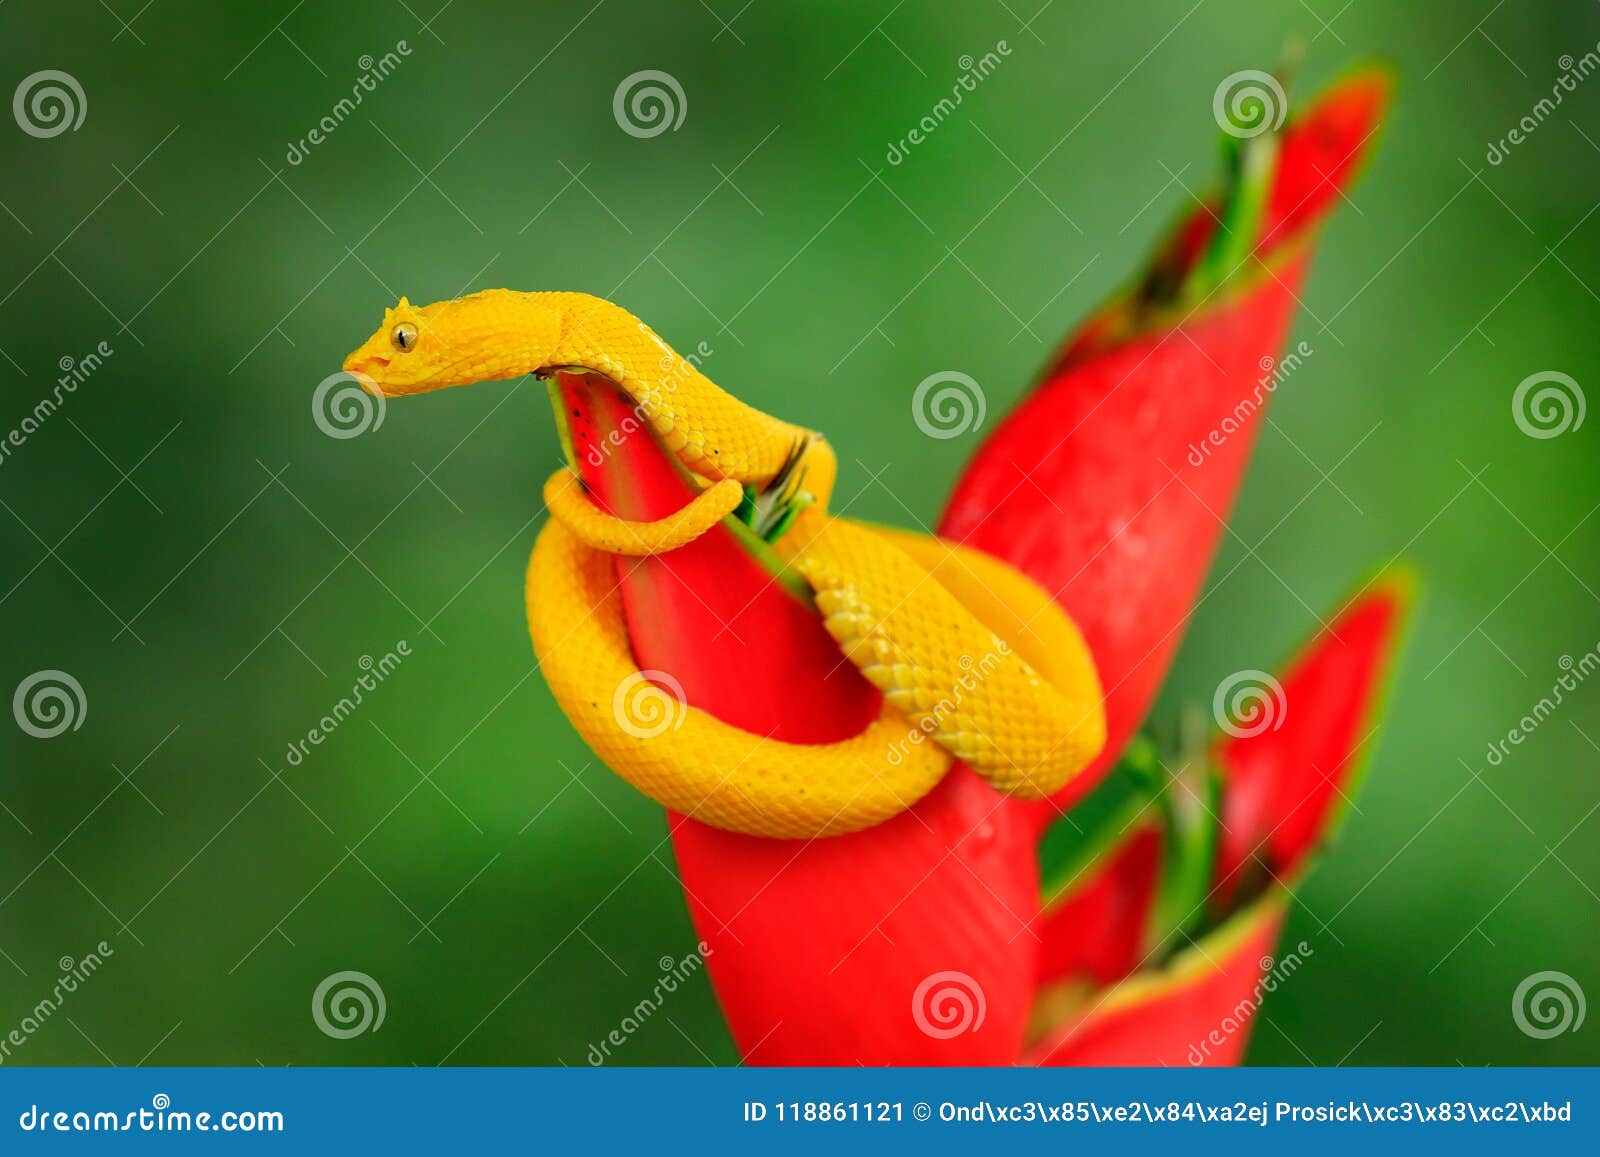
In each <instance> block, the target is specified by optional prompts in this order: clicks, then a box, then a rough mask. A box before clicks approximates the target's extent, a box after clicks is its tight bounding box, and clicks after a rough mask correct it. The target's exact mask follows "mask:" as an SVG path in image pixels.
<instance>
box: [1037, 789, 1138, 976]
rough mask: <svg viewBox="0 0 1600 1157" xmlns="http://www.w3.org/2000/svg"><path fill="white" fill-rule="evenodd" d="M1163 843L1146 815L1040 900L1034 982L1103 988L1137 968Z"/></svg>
mask: <svg viewBox="0 0 1600 1157" xmlns="http://www.w3.org/2000/svg"><path fill="white" fill-rule="evenodd" d="M1163 843H1164V840H1163V836H1162V831H1161V824H1160V822H1159V817H1158V816H1157V814H1156V813H1155V811H1154V809H1153V808H1148V809H1145V811H1143V812H1142V813H1141V815H1140V817H1139V819H1138V820H1137V822H1135V823H1134V824H1133V825H1131V826H1130V827H1129V828H1127V829H1126V830H1125V831H1124V832H1122V833H1119V835H1118V836H1117V838H1116V842H1115V843H1114V845H1113V846H1112V847H1111V848H1109V849H1108V850H1107V851H1106V852H1105V853H1104V854H1103V855H1101V856H1100V857H1099V858H1097V859H1096V860H1095V862H1093V863H1092V864H1090V865H1088V866H1087V867H1086V868H1085V869H1083V870H1081V871H1080V873H1079V874H1078V875H1077V876H1076V878H1074V879H1072V880H1070V881H1068V882H1066V883H1065V884H1064V885H1063V887H1062V888H1061V891H1060V893H1059V898H1055V897H1051V896H1048V895H1047V896H1046V898H1045V903H1044V911H1043V913H1042V916H1041V919H1040V922H1039V938H1040V945H1039V983H1040V984H1041V985H1044V984H1054V983H1059V982H1062V981H1082V982H1087V983H1090V984H1093V985H1094V986H1095V987H1103V986H1105V985H1108V984H1111V983H1113V982H1114V981H1118V980H1121V979H1122V978H1123V977H1124V976H1126V975H1128V973H1130V972H1132V971H1133V970H1134V969H1136V968H1137V967H1138V966H1139V964H1140V963H1141V961H1142V959H1143V956H1144V952H1145V929H1146V925H1147V922H1148V920H1149V916H1150V909H1151V905H1152V904H1153V903H1154V901H1155V895H1156V886H1157V884H1158V883H1159V882H1160V879H1161V863H1162V851H1163Z"/></svg>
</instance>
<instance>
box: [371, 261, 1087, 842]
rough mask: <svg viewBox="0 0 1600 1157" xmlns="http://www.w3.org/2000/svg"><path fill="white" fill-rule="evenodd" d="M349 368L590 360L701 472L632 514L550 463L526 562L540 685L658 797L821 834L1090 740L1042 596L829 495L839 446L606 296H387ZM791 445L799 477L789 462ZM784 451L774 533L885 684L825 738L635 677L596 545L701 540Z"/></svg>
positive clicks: (1061, 765) (770, 472)
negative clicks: (681, 493) (669, 504)
mask: <svg viewBox="0 0 1600 1157" xmlns="http://www.w3.org/2000/svg"><path fill="white" fill-rule="evenodd" d="M344 368H345V370H346V371H347V372H349V373H351V374H353V375H355V376H357V377H358V378H361V379H363V381H364V384H366V385H367V388H369V389H380V390H381V391H382V392H383V393H384V394H385V395H388V396H401V395H407V394H417V393H424V392H427V391H430V390H436V389H442V388H444V387H446V386H458V385H467V384H470V383H472V382H478V381H491V380H496V379H503V378H513V377H521V376H523V375H525V374H539V375H548V374H550V373H553V372H556V371H562V370H565V371H580V370H581V371H585V372H589V373H595V374H600V375H603V376H604V377H606V378H608V379H609V380H610V381H611V382H613V383H614V384H615V385H616V386H617V388H619V389H620V390H622V391H623V393H624V394H626V395H627V396H628V397H629V398H630V399H631V400H632V401H633V402H634V403H635V410H636V413H638V414H639V416H640V417H641V418H642V419H643V420H644V421H645V422H646V423H647V424H648V425H649V427H650V429H651V430H653V431H654V433H655V435H656V436H657V437H658V438H659V439H660V440H661V442H662V444H663V445H664V446H666V448H667V449H668V450H670V451H671V452H672V453H673V454H674V455H675V456H676V457H677V459H678V461H679V462H680V463H682V464H683V466H684V467H685V468H686V469H687V470H689V471H690V472H691V473H692V474H693V475H695V476H696V477H698V478H700V479H702V480H704V482H705V483H706V486H705V488H704V489H703V490H702V491H701V492H700V493H699V494H698V495H697V496H696V497H695V498H694V499H693V500H692V501H691V502H689V503H688V504H687V505H686V506H685V507H684V508H683V509H682V510H680V511H678V512H677V513H675V514H674V515H672V516H670V517H668V518H664V519H661V520H659V521H657V522H650V523H641V522H630V521H628V520H625V519H619V518H615V517H613V516H611V515H609V514H606V513H605V512H603V511H601V510H600V509H598V508H597V507H596V506H595V505H594V504H593V503H592V502H591V501H590V500H589V499H588V498H587V497H586V494H585V491H584V489H583V485H582V483H581V481H579V479H578V477H577V475H576V473H575V470H574V469H573V468H572V467H571V466H569V467H566V468H563V469H561V470H558V471H557V472H556V473H555V474H554V475H552V477H551V478H550V480H549V481H548V482H547V483H546V485H545V501H546V505H547V506H549V508H550V512H551V515H552V519H551V521H550V522H549V523H547V524H546V526H545V528H544V530H543V531H542V532H541V533H540V535H539V539H538V541H537V543H536V544H535V545H534V549H533V555H532V558H531V559H530V561H529V567H528V584H527V602H528V624H529V630H530V633H531V635H532V638H533V645H534V651H535V652H536V654H537V655H538V657H539V661H540V665H541V669H542V670H543V672H544V675H545V677H546V679H547V680H548V681H549V684H550V688H551V691H552V692H553V693H554V695H555V696H556V699H557V701H558V702H559V703H560V704H561V706H562V709H563V710H564V711H565V712H566V714H567V717H568V718H569V719H571V720H572V722H573V724H574V726H576V727H577V729H578V731H579V733H580V734H582V735H583V737H584V739H585V740H587V741H588V743H589V744H590V746H591V747H593V748H594V749H595V751H596V753H597V754H598V755H600V756H601V757H602V758H603V759H604V760H605V761H606V762H607V763H608V764H610V766H611V767H612V768H613V769H614V770H616V771H617V772H618V774H620V775H622V776H623V777H624V778H625V779H627V780H629V781H630V782H631V783H633V784H634V785H635V786H636V787H638V788H639V789H640V790H641V791H643V792H644V793H645V794H646V795H649V796H651V797H652V798H653V799H655V800H657V801H659V802H660V803H662V804H664V805H666V806H667V807H671V808H674V809H676V810H678V811H681V812H685V813H688V814H690V815H693V816H695V817H696V818H697V819H700V820H703V821H705V822H706V823H710V824H714V825H716V826H719V827H724V828H729V829H731V830H734V831H741V832H748V833H751V834H754V835H763V836H777V837H812V836H818V835H829V834H833V833H838V832H846V831H854V830H857V829H859V828H863V827H869V826H871V825H872V824H875V823H879V822H881V821H883V820H885V819H887V818H889V817H890V816H892V815H894V814H896V813H898V812H900V811H902V810H904V809H905V808H907V807H909V806H911V804H913V803H915V802H916V801H917V800H918V799H920V798H921V797H922V796H923V795H925V794H926V793H927V792H928V791H929V790H931V789H932V788H933V786H934V785H935V784H936V783H937V782H938V781H939V779H940V778H942V777H943V775H944V774H945V772H946V771H948V770H949V767H950V765H951V762H952V760H953V758H959V759H961V760H963V761H965V762H966V763H967V764H968V765H969V766H971V767H972V769H973V770H974V771H976V772H977V773H978V774H979V775H981V776H982V777H983V778H984V779H986V780H987V781H988V782H989V783H991V784H992V785H994V786H995V787H996V788H998V789H1000V790H1002V791H1007V792H1011V793H1013V794H1015V795H1019V796H1024V797H1029V798H1036V797H1039V796H1043V795H1047V794H1050V793H1053V792H1055V791H1056V790H1057V789H1059V788H1060V787H1061V786H1062V785H1063V784H1064V783H1065V782H1066V781H1067V780H1068V779H1070V778H1071V777H1072V776H1073V775H1075V774H1077V772H1079V771H1080V770H1082V768H1083V767H1084V766H1085V765H1086V764H1087V763H1088V762H1089V761H1090V760H1091V759H1093V758H1094V756H1095V755H1096V754H1098V752H1099V751H1100V748H1101V747H1102V746H1103V744H1104V742H1105V716H1104V711H1103V708H1102V703H1101V698H1102V697H1101V691H1100V685H1099V681H1098V679H1097V677H1096V675H1095V670H1094V665H1093V662H1092V660H1091V658H1090V656H1089V652H1088V649H1087V647H1086V646H1085V645H1084V642H1083V639H1082V637H1081V636H1080V635H1079V633H1078V630H1077V628H1076V627H1075V626H1074V625H1073V623H1072V622H1071V620H1070V619H1068V618H1067V617H1066V615H1065V614H1063V613H1062V612H1061V610H1060V608H1059V607H1058V606H1057V605H1056V603H1055V602H1054V600H1052V599H1051V598H1050V596H1049V595H1048V594H1046V593H1045V592H1044V591H1042V590H1040V589H1039V588H1038V587H1037V586H1036V585H1035V584H1034V583H1033V582H1032V581H1030V580H1029V579H1028V578H1026V577H1025V576H1023V575H1022V574H1021V573H1019V572H1018V571H1016V570H1014V569H1012V568H1011V567H1009V566H1007V565H1006V564H1004V563H1002V562H1000V561H998V560H996V559H994V558H991V557H989V556H988V555H984V554H982V553H980V552H977V551H973V550H968V549H966V548H963V547H959V546H956V545H954V544H951V543H947V542H943V541H941V540H939V539H936V538H932V537H930V536H927V535H919V534H913V533H910V532H907V531H899V530H890V529H886V528H878V527H869V526H865V525H863V524H860V523H856V522H852V521H850V520H848V519H843V518H837V517H834V516H832V515H830V514H828V513H827V509H826V508H827V500H828V497H829V494H830V493H831V491H832V489H833V482H834V478H835V475H836V473H837V464H836V460H835V457H834V454H833V450H832V449H831V448H830V447H829V446H828V444H827V442H826V441H824V440H823V439H822V438H821V436H820V435H817V434H814V433H812V432H811V431H809V430H805V429H803V428H801V427H798V426H793V425H790V424H789V423H787V422H784V421H781V420H779V419H777V418H774V417H772V416H771V415H769V414H764V413H762V412H761V411H759V410H756V409H754V408H752V407H750V406H748V405H745V404H744V403H743V402H741V401H739V400H738V399H737V398H735V397H733V396H732V395H731V394H728V393H726V392H725V391H723V390H721V389H719V388H718V387H717V386H716V385H715V384H713V383H712V382H711V381H710V380H709V379H708V378H706V377H705V375H703V374H702V373H701V372H700V371H699V370H698V369H697V368H696V367H695V366H694V365H693V364H692V363H690V362H689V361H688V360H686V359H684V358H682V357H680V356H679V355H678V354H677V353H675V352H674V351H673V350H672V348H671V347H670V346H668V345H667V344H666V343H665V342H664V341H662V340H661V338H660V337H658V336H657V335H656V333H655V332H654V331H653V330H651V329H650V327H649V326H647V325H645V324H644V323H643V322H641V321H639V320H638V319H637V318H635V317H634V316H633V315H631V314H629V313H628V312H627V311H626V310H623V309H621V308H619V307H618V306H615V305H613V304H611V303H610V302H607V301H603V300H601V299H600V298H596V297H591V296H589V295H587V294H581V293H518V292H515V291H512V290H505V289H492V290H485V291H483V292H481V293H475V294H472V295H470V296H468V297H463V298H459V299H457V300H455V301H445V302H438V303H435V304H433V305H428V306H422V307H416V306H412V305H411V304H410V303H408V302H407V301H406V300H405V299H404V298H401V300H400V304H399V305H398V306H396V307H395V308H394V309H391V310H387V311H385V313H384V319H383V324H382V325H381V326H380V327H379V328H378V330H377V331H376V332H375V333H374V334H373V335H372V336H371V337H370V338H369V339H367V341H366V342H365V343H364V344H363V345H361V346H360V347H359V348H358V349H356V350H355V351H354V352H353V353H352V354H351V355H350V356H349V358H347V359H346V360H345V365H344ZM797 445H802V446H804V451H803V457H802V459H801V462H800V468H801V469H802V470H803V471H804V473H803V475H799V474H798V472H794V471H792V467H793V463H792V462H791V461H790V457H791V454H792V453H793V451H794V448H795V447H796V446H797ZM786 465H789V466H790V467H791V472H792V473H795V474H796V476H799V477H802V478H803V484H804V486H805V489H806V490H807V491H808V492H809V494H810V495H811V497H812V499H813V502H812V504H811V505H810V506H809V507H808V508H806V509H805V510H804V512H803V513H801V514H800V516H799V517H798V518H797V519H796V520H795V522H794V524H793V525H792V527H790V529H789V530H788V531H787V532H785V533H784V534H783V536H782V537H780V538H779V540H778V541H777V543H776V544H775V549H776V551H777V553H778V555H779V557H780V558H781V559H782V560H783V561H784V563H785V564H786V565H788V566H789V567H790V568H792V569H793V570H794V571H795V572H796V573H798V574H799V575H800V576H801V577H802V578H803V579H804V580H805V582H806V584H807V585H808V586H809V587H810V588H811V590H812V591H813V592H814V595H815V601H816V605H817V608H818V610H819V611H820V613H821V614H822V616H823V622H824V625H825V627H826V629H827V631H828V632H829V634H831V635H832V636H833V637H834V639H836V640H837V641H838V643H839V645H840V647H841V648H842V649H843V651H844V653H845V655H846V656H847V657H848V658H849V660H850V661H851V662H852V663H854V664H855V665H856V666H857V667H858V668H859V669H860V671H861V672H862V674H863V675H864V676H865V677H866V678H867V679H868V680H870V681H871V682H872V683H873V684H874V685H875V686H877V687H878V688H879V689H880V690H881V691H882V692H883V693H884V705H883V709H882V711H881V712H880V714H879V716H878V718H877V719H876V720H874V721H873V722H872V723H871V724H870V725H869V726H868V727H867V728H866V730H864V731H863V732H862V733H861V734H859V735H856V736H852V737H851V738H849V739H846V740H843V741H841V742H838V743H831V744H787V743H781V742H778V741H776V740H771V739H767V738H765V737H763V736H759V735H753V734H750V733H748V732H745V731H741V730H739V729H738V728H735V727H731V726H729V725H728V724H726V723H723V722H721V721H720V720H718V719H716V718H714V717H713V716H711V715H709V714H707V713H706V712H703V711H700V710H698V709H697V708H695V707H693V706H691V705H684V704H678V703H674V702H669V701H667V700H666V698H665V696H666V692H664V691H660V690H659V689H658V688H655V687H654V686H653V685H647V684H645V683H644V679H643V676H642V675H641V674H640V672H639V670H638V664H637V663H636V662H635V660H634V658H633V655H632V652H631V649H630V645H629V642H628V633H627V625H626V622H625V620H624V616H623V611H622V606H621V599H620V597H619V596H618V594H617V591H616V589H615V586H616V584H615V582H614V575H613V574H612V571H611V567H610V564H609V558H608V556H609V555H611V554H629V555H643V554H654V553H660V552H664V551H668V550H672V549H676V548H677V547H680V546H683V545H685V544H687V543H689V542H692V541H693V540H694V539H695V538H697V537H699V535H701V534H703V533H705V531H707V530H708V529H710V528H711V527H712V526H715V525H716V524H717V523H718V522H719V521H720V520H722V519H725V518H727V519H733V511H734V509H735V507H736V506H737V505H738V504H739V501H740V498H741V496H742V493H743V487H744V486H745V485H750V486H755V487H761V486H763V485H765V484H767V483H770V482H771V481H772V480H773V479H774V478H775V477H776V476H778V475H779V473H780V472H781V471H783V470H784V468H785V466H786ZM640 692H643V693H645V694H646V695H655V696H656V697H657V698H656V702H655V706H656V707H658V708H660V709H662V710H664V711H665V712H666V714H665V716H663V717H660V718H655V719H649V720H645V722H646V723H650V724H651V725H649V726H642V725H641V722H640V720H638V719H634V718H630V714H631V712H632V705H630V704H629V703H627V702H624V697H625V696H627V695H632V694H637V693H640ZM925 740H931V741H932V742H925Z"/></svg>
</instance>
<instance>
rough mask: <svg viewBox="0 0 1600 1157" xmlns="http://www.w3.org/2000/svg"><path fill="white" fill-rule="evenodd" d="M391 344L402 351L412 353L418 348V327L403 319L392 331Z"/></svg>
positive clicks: (390, 335) (390, 334)
mask: <svg viewBox="0 0 1600 1157" xmlns="http://www.w3.org/2000/svg"><path fill="white" fill-rule="evenodd" d="M389 344H390V345H392V346H394V348H395V349H397V350H399V351H400V352H401V353H410V352H411V351H412V350H414V349H416V348H417V327H416V326H414V325H412V324H411V323H410V322H409V321H402V322H401V323H400V324H399V325H397V326H395V327H394V329H393V330H391V331H390V333H389Z"/></svg>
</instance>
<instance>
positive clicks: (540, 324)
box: [344, 289, 561, 397]
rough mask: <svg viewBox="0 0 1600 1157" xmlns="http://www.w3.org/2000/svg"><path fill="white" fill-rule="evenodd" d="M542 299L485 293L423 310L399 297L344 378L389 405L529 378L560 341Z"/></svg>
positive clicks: (555, 320)
mask: <svg viewBox="0 0 1600 1157" xmlns="http://www.w3.org/2000/svg"><path fill="white" fill-rule="evenodd" d="M544 296H545V295H543V294H537V293H516V292H514V291H512V290H508V289H487V290H484V291H483V292H482V293H474V294H471V295H470V296H467V297H461V298H457V299H455V300H454V301H436V302H434V303H433V304H432V305H423V306H415V305H412V304H411V303H410V302H409V301H407V300H406V299H405V298H404V297H402V298H401V299H400V304H399V305H396V306H395V307H394V308H393V309H386V310H384V311H383V324H382V325H380V326H379V327H378V328H377V330H376V331H375V332H374V333H373V334H372V336H371V337H369V338H368V339H367V340H366V341H364V342H362V343H361V345H360V346H358V347H357V348H356V349H355V350H353V351H352V352H351V354H350V356H349V357H347V358H345V360H344V370H345V372H346V373H348V374H351V375H352V376H354V377H356V378H358V379H361V381H362V384H363V385H364V386H365V387H366V388H367V389H368V390H376V391H379V392H382V393H383V394H385V395H387V396H389V397H399V396H402V395H406V394H424V393H427V392H428V391H430V390H440V389H444V388H445V387H446V386H465V385H470V384H471V383H473V382H486V381H495V380H499V379H502V378H515V377H521V376H522V375H523V374H529V373H532V372H534V371H535V370H537V369H540V368H541V367H543V366H544V365H545V364H546V363H547V362H548V360H549V358H550V355H551V353H552V351H553V350H554V349H555V347H556V344H557V342H558V341H559V340H560V336H561V317H560V314H559V313H558V312H557V311H556V309H555V308H553V307H551V306H545V305H543V303H542V300H541V299H542V298H543V297H544Z"/></svg>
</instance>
